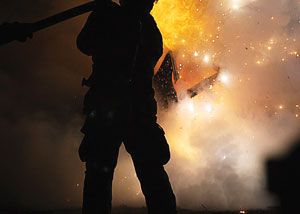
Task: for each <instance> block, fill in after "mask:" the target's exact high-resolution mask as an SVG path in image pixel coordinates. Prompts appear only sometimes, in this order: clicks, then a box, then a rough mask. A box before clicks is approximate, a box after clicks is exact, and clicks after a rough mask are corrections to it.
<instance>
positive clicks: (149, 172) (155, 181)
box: [134, 161, 176, 214]
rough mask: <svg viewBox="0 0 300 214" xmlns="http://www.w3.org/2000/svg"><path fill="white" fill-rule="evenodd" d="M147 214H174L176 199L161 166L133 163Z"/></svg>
mask: <svg viewBox="0 0 300 214" xmlns="http://www.w3.org/2000/svg"><path fill="white" fill-rule="evenodd" d="M134 166H135V170H136V174H137V177H138V179H139V181H140V183H141V188H142V191H143V193H144V195H145V199H146V204H147V208H148V213H149V214H175V213H176V199H175V195H174V193H173V190H172V187H171V184H170V182H169V177H168V175H167V173H166V171H165V170H164V167H163V165H162V164H153V163H146V162H137V161H135V163H134Z"/></svg>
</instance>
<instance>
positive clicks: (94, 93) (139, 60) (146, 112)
mask: <svg viewBox="0 0 300 214" xmlns="http://www.w3.org/2000/svg"><path fill="white" fill-rule="evenodd" d="M153 3H154V0H121V1H120V5H121V6H119V5H117V4H115V3H113V2H111V1H104V0H103V1H100V0H99V1H98V2H97V7H96V9H95V10H94V11H93V12H92V13H91V15H90V16H89V18H88V20H87V23H86V25H85V26H84V28H83V30H82V31H81V33H80V34H79V36H78V39H77V45H78V48H79V49H80V50H81V51H82V52H83V53H85V54H87V55H89V56H92V60H93V63H94V64H93V72H92V74H91V76H90V77H89V78H88V79H87V80H86V79H84V81H83V85H85V86H87V87H89V90H88V92H87V94H86V96H85V101H84V109H83V112H84V114H85V115H86V121H85V124H84V126H83V127H82V132H83V133H84V134H85V136H84V139H83V141H82V143H81V146H80V148H79V155H80V158H81V160H82V161H84V162H86V176H85V183H84V193H83V213H84V214H89V213H93V214H94V213H99V214H100V213H101V214H104V213H105V214H106V213H110V212H111V200H112V179H113V174H114V169H115V167H116V164H117V158H118V152H119V147H120V145H121V143H122V142H123V143H124V145H125V148H126V150H127V151H128V152H129V153H130V155H131V157H132V159H133V163H134V167H135V170H136V174H137V177H138V179H139V181H140V183H141V187H142V191H143V193H144V195H145V199H146V204H147V207H148V212H149V214H174V213H176V202H175V196H174V194H173V191H172V188H171V185H170V182H169V178H168V175H167V173H166V172H165V170H164V165H165V164H166V163H167V162H168V161H169V159H170V152H169V146H168V143H167V141H166V138H165V135H164V131H163V129H162V128H161V127H160V126H159V125H158V124H157V123H156V119H157V118H156V114H157V107H156V105H157V104H156V101H155V99H154V90H153V88H152V78H153V73H154V66H155V65H156V63H157V61H158V59H159V58H160V57H161V55H162V52H163V44H162V36H161V33H160V31H159V29H158V28H157V26H156V22H155V20H154V19H153V17H152V16H151V15H150V11H151V10H152V8H153Z"/></svg>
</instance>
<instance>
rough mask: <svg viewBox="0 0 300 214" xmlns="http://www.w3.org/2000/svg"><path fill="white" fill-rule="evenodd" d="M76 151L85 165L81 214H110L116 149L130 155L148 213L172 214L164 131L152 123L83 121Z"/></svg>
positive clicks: (173, 202)
mask: <svg viewBox="0 0 300 214" xmlns="http://www.w3.org/2000/svg"><path fill="white" fill-rule="evenodd" d="M83 132H84V133H85V137H84V139H83V141H82V143H81V146H80V148H79V155H80V158H81V159H82V161H84V162H86V175H85V181H84V192H83V208H82V213H83V214H110V213H111V206H112V205H111V200H112V180H113V174H114V169H115V167H116V164H117V159H118V153H119V147H120V146H121V143H122V142H123V143H124V145H125V148H126V150H127V152H128V153H129V154H130V155H131V157H132V160H133V163H134V167H135V171H136V174H137V177H138V179H139V181H140V184H141V188H142V192H143V194H144V196H145V200H146V205H147V208H148V213H149V214H175V213H176V201H175V195H174V194H173V191H172V187H171V185H170V182H169V178H168V175H167V173H166V171H165V170H164V164H166V163H167V162H168V161H169V159H170V152H169V146H168V143H167V141H166V138H165V136H164V131H163V130H162V128H161V127H160V126H159V125H158V124H157V123H156V122H151V123H147V124H143V123H138V122H134V123H133V122H132V123H130V122H126V123H123V124H121V123H120V124H117V125H113V126H102V125H98V124H97V123H96V120H95V119H93V118H87V120H86V123H85V125H84V127H83Z"/></svg>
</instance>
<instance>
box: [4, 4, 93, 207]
mask: <svg viewBox="0 0 300 214" xmlns="http://www.w3.org/2000/svg"><path fill="white" fill-rule="evenodd" d="M84 2H86V1H79V0H76V1H71V0H65V1H51V0H26V1H19V0H2V1H1V2H0V14H1V15H0V22H1V23H2V22H4V21H7V22H13V21H19V22H34V21H38V20H39V19H41V18H45V17H47V16H50V15H53V14H55V13H57V12H60V11H62V10H65V9H68V8H71V7H73V6H76V5H79V4H81V3H84ZM85 19H86V15H84V16H81V17H80V18H76V19H73V20H71V21H68V22H65V23H63V24H59V25H57V26H54V27H52V28H50V29H46V30H43V31H41V32H38V33H36V34H34V38H33V39H32V40H30V41H28V42H26V43H19V42H13V43H11V44H8V45H5V46H2V47H0V59H1V60H0V97H1V107H0V117H1V121H0V130H1V138H2V143H1V144H0V151H1V156H0V168H1V171H2V173H1V177H0V189H1V192H0V209H4V208H52V207H62V206H70V205H74V204H75V205H79V203H80V200H81V198H80V195H81V194H80V193H79V192H81V183H82V179H83V172H84V171H83V165H82V164H81V162H80V160H79V158H78V157H77V148H78V146H79V143H80V140H81V137H82V136H81V133H80V132H79V129H80V126H81V123H82V119H83V118H82V117H81V115H80V113H81V102H82V98H83V95H84V93H85V90H86V89H84V88H82V87H81V85H80V84H81V79H82V77H84V76H88V73H89V72H90V67H91V66H90V59H89V58H88V57H86V56H84V55H83V54H81V53H80V52H79V51H78V50H77V49H76V45H75V40H76V36H77V34H78V33H79V31H80V29H81V27H82V25H83V24H84V21H85ZM77 184H80V186H79V187H77V186H76V185H77Z"/></svg>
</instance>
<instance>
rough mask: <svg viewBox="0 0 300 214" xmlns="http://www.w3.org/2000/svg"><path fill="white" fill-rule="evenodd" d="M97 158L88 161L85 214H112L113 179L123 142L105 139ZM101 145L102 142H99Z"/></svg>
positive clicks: (83, 207) (84, 196) (84, 191)
mask: <svg viewBox="0 0 300 214" xmlns="http://www.w3.org/2000/svg"><path fill="white" fill-rule="evenodd" d="M105 140H107V141H106V142H105V145H102V148H100V151H99V153H98V155H97V157H93V158H88V159H87V161H86V172H85V173H86V174H85V180H84V190H83V206H82V213H83V214H110V213H111V200H112V179H113V174H114V169H115V166H116V164H117V159H118V152H119V147H120V144H121V142H119V141H112V140H111V139H110V140H109V139H103V141H105ZM99 143H101V142H99Z"/></svg>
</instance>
